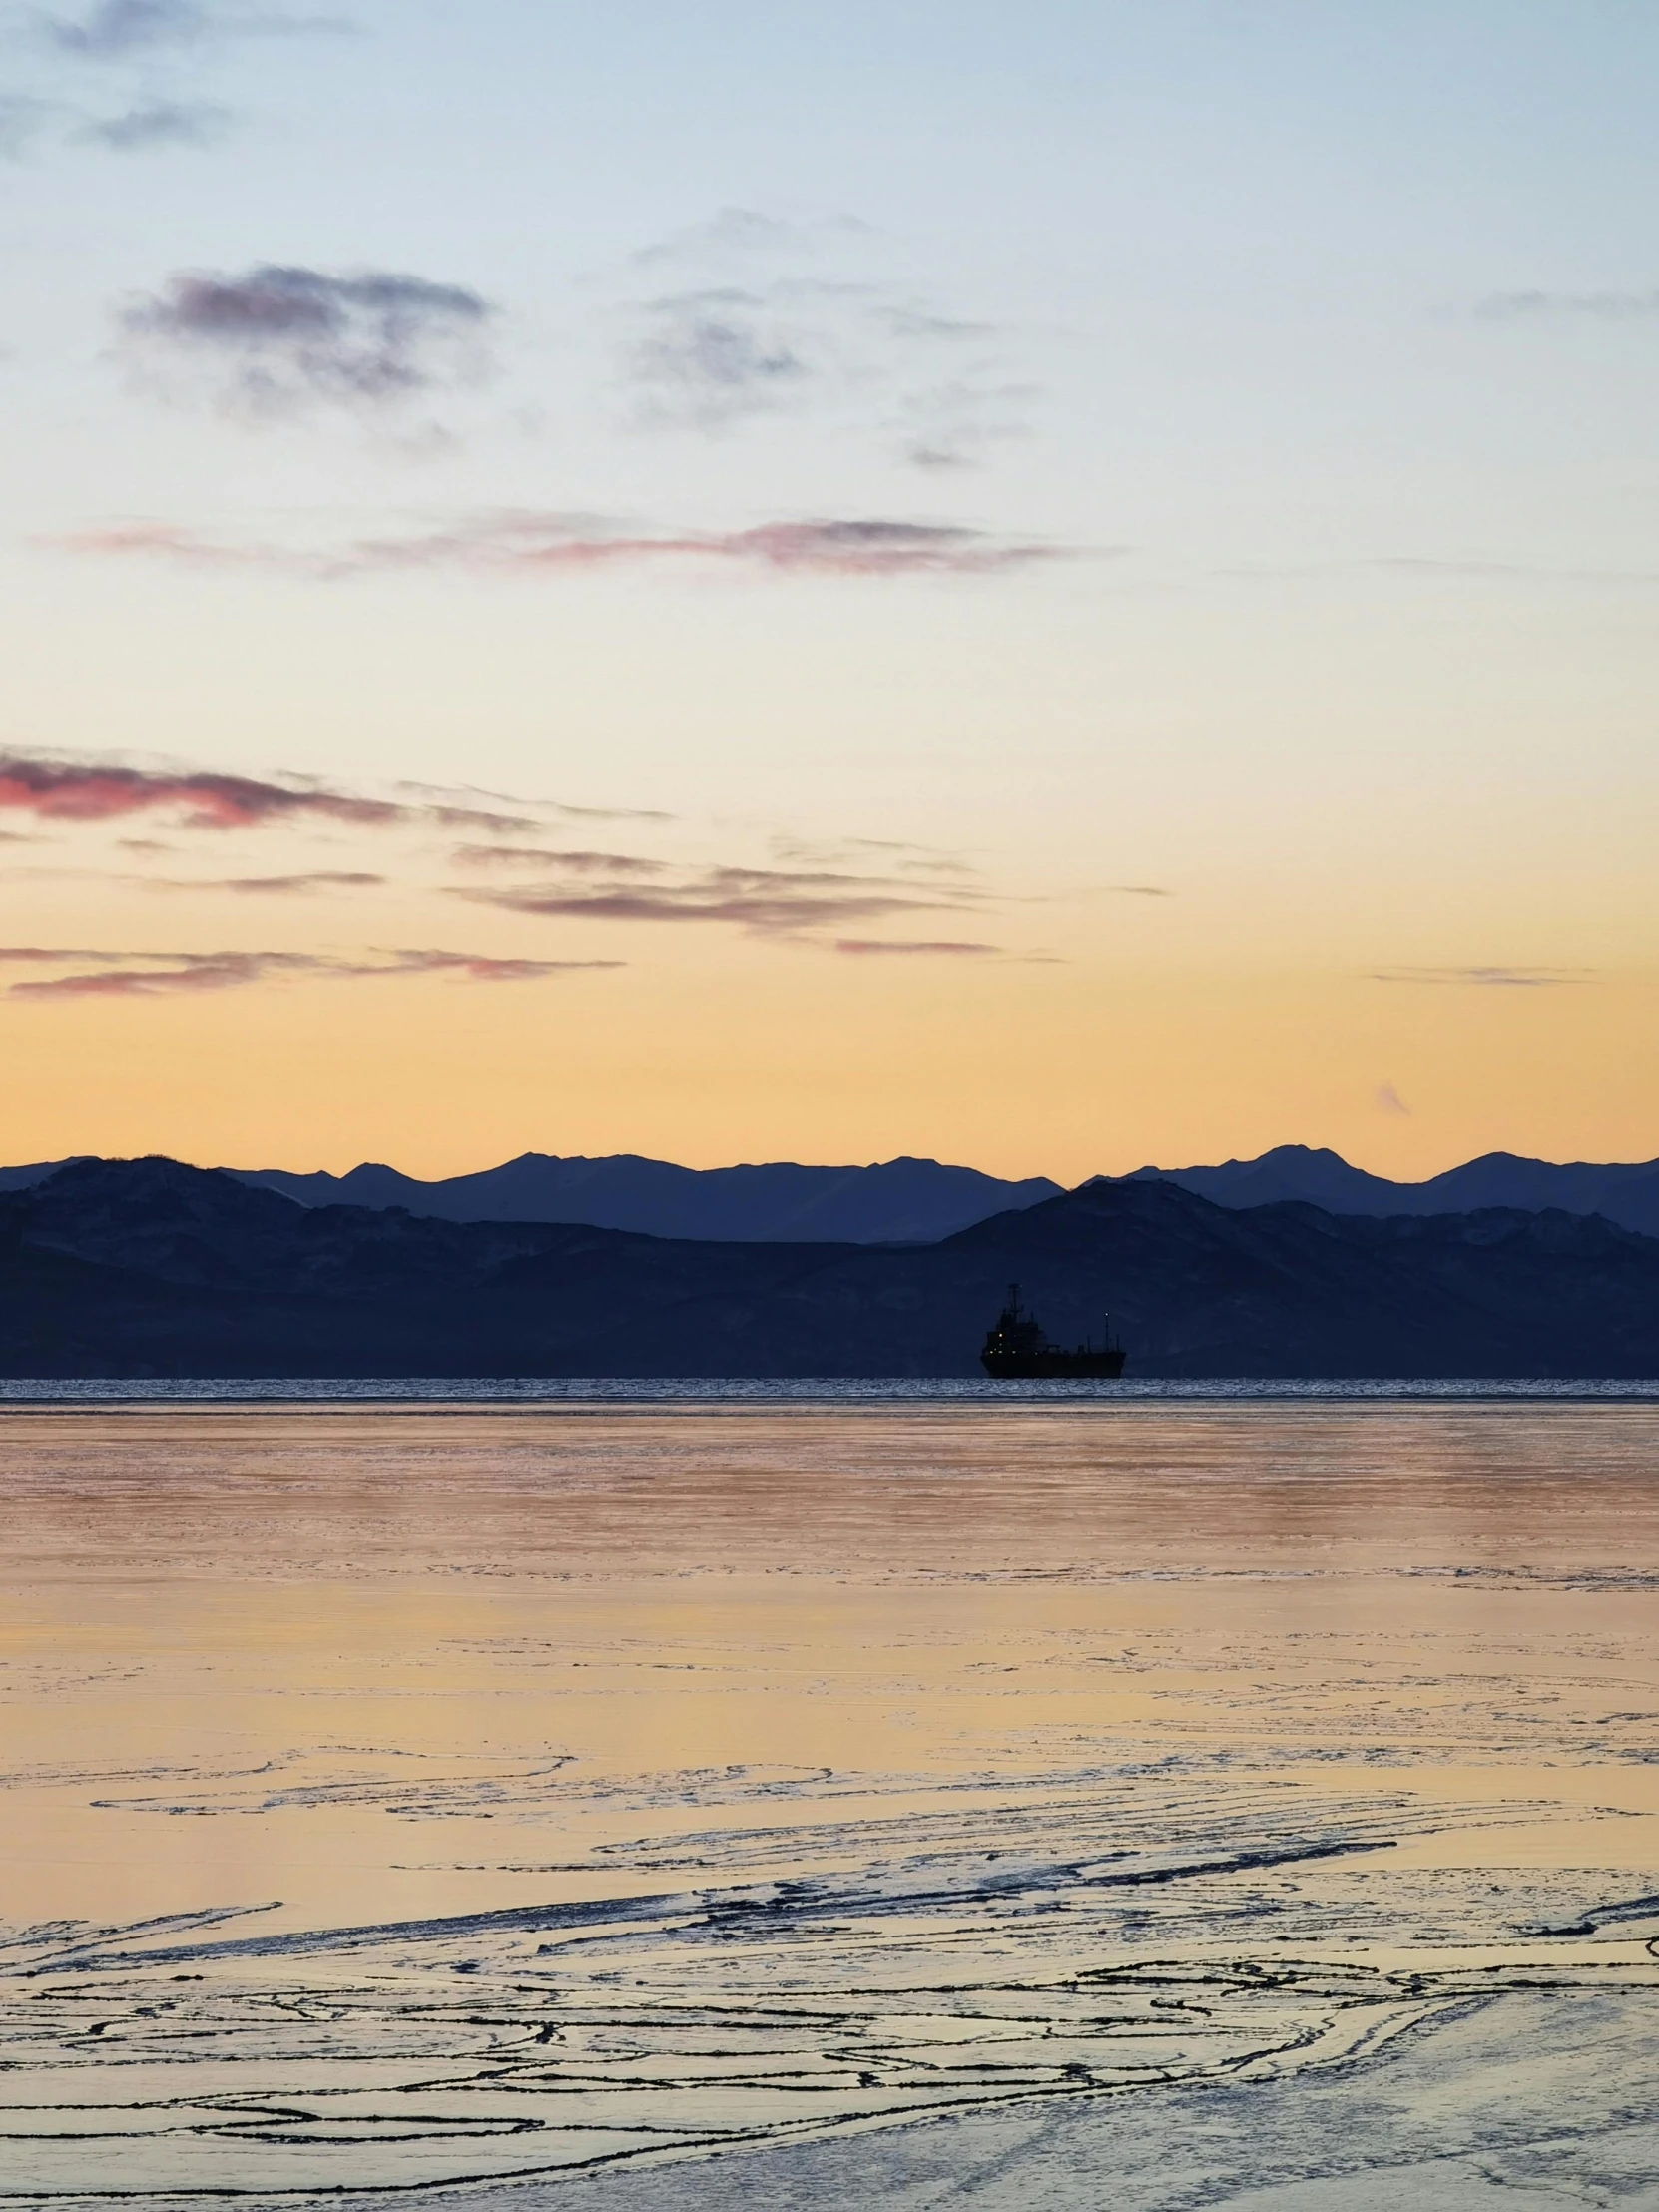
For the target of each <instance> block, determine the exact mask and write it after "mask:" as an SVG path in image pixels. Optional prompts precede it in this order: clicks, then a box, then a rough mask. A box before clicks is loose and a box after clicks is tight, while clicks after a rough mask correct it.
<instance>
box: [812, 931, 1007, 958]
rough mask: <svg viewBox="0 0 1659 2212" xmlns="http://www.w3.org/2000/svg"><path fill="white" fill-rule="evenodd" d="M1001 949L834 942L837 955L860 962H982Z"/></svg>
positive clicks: (940, 942) (942, 942)
mask: <svg viewBox="0 0 1659 2212" xmlns="http://www.w3.org/2000/svg"><path fill="white" fill-rule="evenodd" d="M1001 949H1002V948H1001V946H1000V945H994V944H964V943H961V942H959V941H957V940H955V939H952V938H935V939H933V940H931V941H929V942H924V943H898V942H894V941H890V940H888V939H887V938H884V937H837V938H836V940H835V950H836V951H837V952H844V953H847V954H848V955H850V956H851V957H852V958H854V959H860V960H863V959H869V958H871V957H878V958H880V957H886V956H888V955H896V956H898V957H900V958H907V959H921V960H937V959H958V958H965V959H983V958H986V957H988V956H990V955H993V954H995V953H997V952H999V951H1000V950H1001Z"/></svg>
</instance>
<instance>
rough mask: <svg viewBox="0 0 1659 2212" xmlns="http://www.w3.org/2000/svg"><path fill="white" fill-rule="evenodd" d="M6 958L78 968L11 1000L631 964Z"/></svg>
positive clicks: (391, 958)
mask: <svg viewBox="0 0 1659 2212" xmlns="http://www.w3.org/2000/svg"><path fill="white" fill-rule="evenodd" d="M6 960H9V961H14V962H20V963H26V964H30V965H35V966H46V965H68V964H73V965H75V966H76V967H77V968H78V969H79V972H77V973H73V974H69V975H58V976H51V977H47V978H43V979H41V980H38V981H30V982H23V983H13V984H12V985H11V986H10V987H9V989H8V990H7V992H6V996H7V997H9V998H71V999H72V998H165V997H169V996H175V995H178V994H179V993H190V992H198V991H225V990H242V989H246V988H248V987H250V986H251V985H254V984H259V983H268V982H279V981H282V980H286V979H292V978H295V977H317V978H321V979H325V980H330V981H334V982H378V981H383V980H386V979H390V978H395V977H400V976H418V975H451V976H454V977H455V978H456V980H458V981H461V982H469V983H530V982H540V981H543V980H545V979H546V978H548V977H551V976H559V975H572V974H578V973H582V972H584V971H588V970H596V969H608V968H618V967H621V966H622V965H623V964H624V963H623V962H622V961H620V960H521V959H498V958H494V957H491V956H489V955H486V954H482V953H475V952H447V951H396V952H386V953H380V954H375V955H371V956H367V957H364V958H362V959H355V960H351V959H334V958H329V957H327V956H325V955H322V954H316V953H305V952H183V953H179V952H154V953H145V952H139V953H134V952H86V951H50V950H45V949H42V948H40V947H34V948H30V947H26V946H24V947H12V948H9V949H8V948H0V961H6ZM92 963H97V964H96V965H93V964H92Z"/></svg>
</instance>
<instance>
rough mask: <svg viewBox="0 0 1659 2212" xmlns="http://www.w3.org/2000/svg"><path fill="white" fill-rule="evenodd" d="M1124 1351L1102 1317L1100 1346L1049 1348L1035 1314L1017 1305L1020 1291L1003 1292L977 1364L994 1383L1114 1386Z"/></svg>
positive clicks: (1014, 1288) (1013, 1285) (1108, 1318)
mask: <svg viewBox="0 0 1659 2212" xmlns="http://www.w3.org/2000/svg"><path fill="white" fill-rule="evenodd" d="M1123 1357H1124V1355H1123V1347H1122V1345H1119V1344H1114V1343H1113V1342H1112V1317H1111V1316H1110V1315H1109V1314H1108V1315H1107V1316H1106V1326H1105V1332H1104V1336H1103V1338H1102V1341H1101V1343H1100V1344H1098V1345H1097V1344H1095V1343H1094V1341H1093V1340H1092V1339H1090V1340H1089V1341H1087V1342H1086V1343H1084V1344H1080V1345H1078V1346H1077V1347H1076V1348H1075V1349H1074V1350H1072V1351H1067V1350H1066V1348H1065V1347H1064V1346H1063V1345H1054V1344H1050V1343H1049V1341H1048V1338H1047V1337H1046V1336H1045V1335H1044V1333H1043V1328H1042V1324H1041V1323H1040V1322H1039V1321H1038V1320H1037V1317H1036V1315H1035V1314H1028V1313H1027V1312H1026V1311H1025V1309H1024V1308H1023V1307H1022V1306H1021V1305H1020V1302H1019V1285H1018V1284H1017V1283H1010V1284H1009V1286H1008V1303H1007V1305H1006V1306H1004V1307H1003V1309H1002V1311H1001V1313H1000V1314H999V1315H998V1316H997V1322H996V1327H995V1328H994V1329H992V1330H990V1331H988V1332H987V1334H986V1337H985V1349H984V1351H983V1352H981V1353H980V1355H979V1364H980V1366H981V1367H982V1368H983V1369H984V1371H985V1373H986V1374H987V1375H989V1376H993V1377H994V1378H995V1379H996V1380H997V1381H998V1382H1023V1381H1027V1380H1030V1379H1032V1378H1048V1379H1051V1380H1052V1379H1055V1378H1059V1377H1068V1376H1069V1377H1088V1376H1095V1377H1101V1378H1104V1379H1105V1380H1107V1381H1113V1380H1115V1379H1116V1378H1117V1377H1118V1376H1120V1375H1121V1374H1122V1373H1123Z"/></svg>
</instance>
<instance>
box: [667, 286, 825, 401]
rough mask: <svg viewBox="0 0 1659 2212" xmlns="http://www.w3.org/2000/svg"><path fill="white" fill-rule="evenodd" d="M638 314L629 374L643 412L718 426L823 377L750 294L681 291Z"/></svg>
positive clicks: (783, 325) (779, 320) (796, 338)
mask: <svg viewBox="0 0 1659 2212" xmlns="http://www.w3.org/2000/svg"><path fill="white" fill-rule="evenodd" d="M641 312H642V315H643V316H644V318H645V321H646V324H647V330H646V335H645V336H644V337H643V338H642V339H641V340H640V342H639V343H638V344H637V345H636V347H635V348H634V354H633V360H632V373H633V378H634V381H635V383H636V385H637V387H638V388H639V389H640V391H641V392H642V393H643V395H644V396H645V399H646V411H647V413H648V414H649V415H652V416H655V417H658V418H661V419H666V420H670V421H677V422H687V423H692V424H695V425H697V426H699V427H701V428H705V429H716V428H720V427H722V426H724V425H725V424H727V423H731V422H735V421H737V420H738V419H739V418H740V417H741V416H744V415H750V414H757V413H764V412H767V411H770V410H771V409H773V408H775V407H777V406H778V405H779V404H780V403H781V402H783V401H784V400H785V399H786V398H787V397H788V396H789V395H790V394H791V393H792V392H793V391H794V390H795V389H797V388H798V387H800V386H801V385H803V384H805V383H806V382H808V381H809V380H810V379H811V378H812V377H813V376H814V375H815V374H818V373H821V370H820V369H819V368H816V367H815V366H814V365H813V364H812V363H811V361H810V358H809V352H810V348H809V347H808V346H807V345H806V344H805V343H804V342H803V338H802V334H801V332H800V330H799V328H798V329H796V330H795V331H794V332H793V333H792V331H791V330H790V328H789V327H788V323H787V320H786V318H784V317H782V316H780V315H779V314H778V313H777V311H776V310H775V309H773V308H769V307H768V305H767V303H766V301H765V300H763V299H761V298H760V297H758V296H757V295H756V294H755V293H753V292H745V291H735V290H717V291H701V292H687V293H683V294H681V295H679V296H676V297H671V298H666V299H653V300H652V301H650V302H649V303H648V305H646V306H645V307H644V308H643V309H642V310H641Z"/></svg>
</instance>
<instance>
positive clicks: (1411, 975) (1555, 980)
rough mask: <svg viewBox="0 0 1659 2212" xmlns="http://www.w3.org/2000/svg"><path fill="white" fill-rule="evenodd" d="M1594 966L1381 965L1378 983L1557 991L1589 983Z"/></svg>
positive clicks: (1376, 980) (1377, 971) (1376, 971)
mask: <svg viewBox="0 0 1659 2212" xmlns="http://www.w3.org/2000/svg"><path fill="white" fill-rule="evenodd" d="M1593 975H1594V970H1593V969H1591V968H1536V967H1443V968H1437V967H1406V968H1379V969H1377V970H1375V971H1374V972H1373V974H1372V977H1371V980H1372V981H1373V982H1374V983H1429V984H1452V985H1472V986H1475V987H1477V988H1486V989H1493V990H1524V991H1536V990H1554V989H1556V988H1558V987H1560V986H1562V985H1566V984H1574V983H1588V982H1589V981H1591V980H1592V978H1593Z"/></svg>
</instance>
